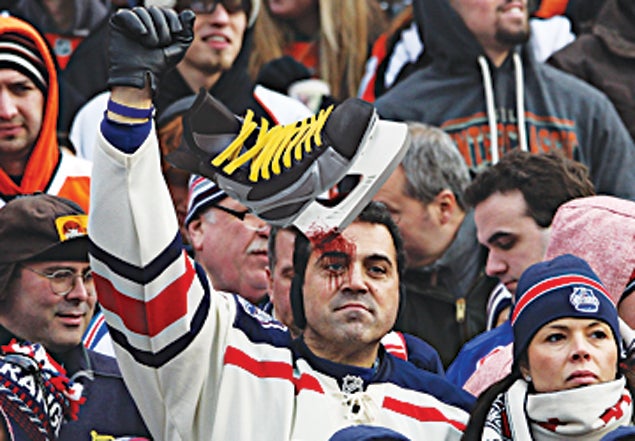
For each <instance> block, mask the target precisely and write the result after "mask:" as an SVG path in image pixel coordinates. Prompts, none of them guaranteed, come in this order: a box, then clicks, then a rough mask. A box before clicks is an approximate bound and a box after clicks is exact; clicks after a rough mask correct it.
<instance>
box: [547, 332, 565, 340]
mask: <svg viewBox="0 0 635 441" xmlns="http://www.w3.org/2000/svg"><path fill="white" fill-rule="evenodd" d="M564 339H565V335H564V334H562V333H560V332H554V333H551V334H549V335H547V336H546V337H545V341H546V342H549V343H557V342H559V341H561V340H564Z"/></svg>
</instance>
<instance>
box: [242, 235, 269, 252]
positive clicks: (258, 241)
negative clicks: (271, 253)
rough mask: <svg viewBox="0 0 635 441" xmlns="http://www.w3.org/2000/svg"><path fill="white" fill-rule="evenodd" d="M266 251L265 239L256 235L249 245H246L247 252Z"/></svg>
mask: <svg viewBox="0 0 635 441" xmlns="http://www.w3.org/2000/svg"><path fill="white" fill-rule="evenodd" d="M263 252H264V253H266V252H267V241H266V240H264V239H262V238H260V237H257V238H255V239H254V240H252V241H251V243H250V244H249V246H248V247H247V254H253V253H263Z"/></svg>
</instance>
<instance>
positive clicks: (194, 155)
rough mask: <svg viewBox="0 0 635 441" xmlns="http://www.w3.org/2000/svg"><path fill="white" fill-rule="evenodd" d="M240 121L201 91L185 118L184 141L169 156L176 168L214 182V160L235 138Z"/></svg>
mask: <svg viewBox="0 0 635 441" xmlns="http://www.w3.org/2000/svg"><path fill="white" fill-rule="evenodd" d="M240 127H241V120H240V119H239V118H238V117H237V116H235V115H234V114H233V113H232V112H231V111H230V110H229V109H228V108H227V107H225V106H224V105H223V104H222V103H221V102H220V101H218V100H217V99H215V98H214V97H213V96H211V95H210V94H209V93H208V92H207V91H206V90H205V89H201V90H200V91H199V93H198V95H197V96H196V100H195V101H194V103H193V104H192V106H191V107H190V109H189V110H188V111H187V112H185V113H184V114H183V137H182V140H181V144H180V145H179V147H178V148H177V149H176V150H175V151H173V152H171V153H169V154H168V155H167V156H166V160H167V161H168V162H169V163H170V164H172V165H173V166H175V167H178V168H181V169H184V170H187V171H189V172H191V173H195V174H199V175H203V176H205V177H207V178H209V179H212V180H213V179H215V176H216V170H215V169H214V168H213V167H211V166H210V162H211V159H212V158H213V157H214V156H216V155H218V154H219V153H220V152H222V151H223V150H224V149H225V148H226V147H227V146H228V145H229V144H231V142H232V141H233V140H234V138H235V137H236V134H237V133H238V131H239V130H240Z"/></svg>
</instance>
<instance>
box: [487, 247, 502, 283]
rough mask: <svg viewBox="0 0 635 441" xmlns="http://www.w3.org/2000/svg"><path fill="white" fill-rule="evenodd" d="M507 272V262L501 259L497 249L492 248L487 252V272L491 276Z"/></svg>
mask: <svg viewBox="0 0 635 441" xmlns="http://www.w3.org/2000/svg"><path fill="white" fill-rule="evenodd" d="M506 272H507V264H506V263H505V261H504V260H503V259H501V258H500V257H499V256H498V255H497V253H496V251H494V250H490V251H489V253H488V254H487V262H486V264H485V273H486V274H487V275H488V276H490V277H497V276H500V275H503V274H505V273H506Z"/></svg>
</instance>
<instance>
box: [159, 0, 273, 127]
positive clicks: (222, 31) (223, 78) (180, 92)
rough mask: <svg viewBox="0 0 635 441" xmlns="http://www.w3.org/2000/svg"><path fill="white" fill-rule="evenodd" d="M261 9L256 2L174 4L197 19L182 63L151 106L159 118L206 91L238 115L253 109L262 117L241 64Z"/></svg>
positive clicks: (229, 0) (168, 74) (225, 0)
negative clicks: (180, 101)
mask: <svg viewBox="0 0 635 441" xmlns="http://www.w3.org/2000/svg"><path fill="white" fill-rule="evenodd" d="M260 6H261V2H260V0H177V1H176V4H175V5H174V8H175V9H176V10H177V11H182V10H184V9H191V10H192V11H194V13H195V14H196V22H195V23H194V40H193V41H192V44H191V45H190V47H189V48H188V51H187V52H186V54H185V56H184V57H183V60H181V62H180V63H179V64H177V66H176V68H175V69H172V70H170V71H169V72H166V74H165V76H164V77H163V78H162V79H161V89H160V90H159V91H158V93H157V96H156V99H155V100H154V104H155V106H156V108H157V114H159V115H160V114H161V113H162V111H163V110H164V109H165V108H166V107H167V106H168V105H170V104H172V103H173V102H175V101H176V100H178V99H180V98H183V97H185V96H188V95H191V94H193V93H197V92H198V91H199V90H200V89H201V88H204V89H205V90H207V91H209V93H211V94H212V95H213V96H214V97H216V98H217V99H218V100H220V101H221V102H222V103H223V104H225V105H226V106H227V107H228V108H229V109H230V110H231V111H232V112H234V113H236V114H238V115H240V114H243V113H244V112H245V110H246V109H248V108H251V109H259V111H258V116H266V113H265V111H264V110H261V107H260V105H259V104H258V103H257V101H256V100H255V99H254V97H253V93H252V92H253V82H252V81H251V79H250V78H249V75H248V74H247V69H246V60H243V58H246V57H245V54H244V51H243V48H244V47H248V46H250V45H249V44H248V42H247V40H248V39H249V38H251V32H250V31H251V27H252V26H253V24H254V22H255V20H256V17H257V16H258V11H259V10H260Z"/></svg>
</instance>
